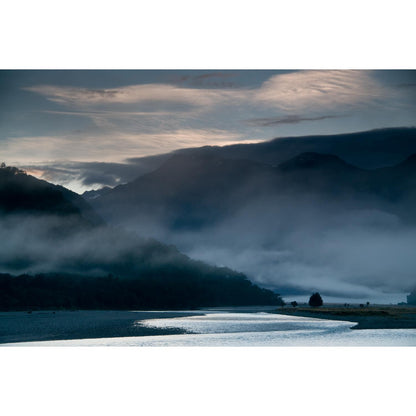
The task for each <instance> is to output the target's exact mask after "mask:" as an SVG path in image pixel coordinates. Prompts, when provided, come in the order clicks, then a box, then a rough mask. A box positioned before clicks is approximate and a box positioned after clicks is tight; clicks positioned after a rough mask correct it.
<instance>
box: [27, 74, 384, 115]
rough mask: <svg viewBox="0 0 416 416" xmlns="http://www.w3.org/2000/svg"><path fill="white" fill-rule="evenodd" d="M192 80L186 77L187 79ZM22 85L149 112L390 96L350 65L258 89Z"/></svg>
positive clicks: (85, 103)
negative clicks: (142, 107) (165, 108)
mask: <svg viewBox="0 0 416 416" xmlns="http://www.w3.org/2000/svg"><path fill="white" fill-rule="evenodd" d="M230 76H232V74H228V73H224V74H223V73H207V74H203V75H200V76H197V77H194V78H192V80H193V82H195V81H202V80H205V79H207V78H212V77H230ZM189 79H190V78H189V77H186V76H185V77H183V81H188V80H189ZM201 85H202V86H203V84H201ZM201 85H200V86H201ZM24 89H25V90H26V91H31V92H34V93H37V94H41V95H43V96H45V97H46V98H47V99H48V100H50V101H53V102H56V103H59V104H62V105H65V106H70V107H91V106H103V105H109V104H111V105H113V106H114V105H120V104H146V105H147V106H148V108H147V111H153V110H157V111H160V109H161V107H160V106H159V105H158V106H154V104H155V103H159V104H160V105H166V104H173V105H172V106H171V107H169V108H170V111H175V106H177V108H176V111H182V110H184V108H185V109H186V110H190V109H196V108H204V109H209V108H211V107H213V106H219V105H227V104H233V103H234V104H239V105H241V104H245V105H249V106H250V105H253V104H254V105H263V106H265V107H273V108H280V109H281V110H284V111H294V110H308V111H314V108H315V107H319V108H328V109H333V107H334V105H356V104H364V103H369V102H372V101H377V100H379V99H381V98H383V97H386V96H388V91H387V90H386V87H383V86H382V85H381V84H380V83H379V82H377V81H376V80H375V79H374V78H373V77H372V76H371V72H370V71H348V70H341V71H298V72H293V73H289V74H279V75H274V76H272V77H270V78H269V79H268V80H267V81H265V82H264V83H263V84H262V85H261V86H260V87H259V88H234V89H227V88H194V87H190V86H178V85H171V84H140V85H129V86H125V87H120V88H110V89H88V88H73V87H62V86H53V85H38V86H32V87H26V88H24ZM152 103H153V107H152V106H151V104H152ZM181 106H182V107H181ZM183 106H185V107H183ZM152 109H153V110H152Z"/></svg>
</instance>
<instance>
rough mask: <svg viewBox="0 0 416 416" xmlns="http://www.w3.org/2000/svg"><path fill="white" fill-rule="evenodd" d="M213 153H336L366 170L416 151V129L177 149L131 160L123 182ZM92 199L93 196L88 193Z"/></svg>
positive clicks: (269, 157)
mask: <svg viewBox="0 0 416 416" xmlns="http://www.w3.org/2000/svg"><path fill="white" fill-rule="evenodd" d="M201 152H209V153H211V154H214V155H215V156H218V157H222V158H225V159H246V160H251V161H255V162H258V163H265V164H268V165H276V164H279V163H282V162H284V161H286V160H289V159H291V158H293V157H295V156H296V155H298V154H300V153H308V152H313V153H322V154H332V155H335V156H338V157H340V158H341V159H343V160H345V161H346V162H348V163H350V164H352V165H355V166H358V167H360V168H365V169H375V168H381V167H386V166H391V165H396V164H398V163H400V162H401V161H402V160H404V159H405V158H406V157H407V156H409V155H411V154H414V153H416V128H414V127H413V128H410V127H403V128H400V127H399V128H386V129H377V130H371V131H364V132H357V133H347V134H328V135H320V136H302V137H280V138H276V139H273V140H270V141H265V142H260V143H249V144H234V145H229V146H222V147H219V146H205V147H201V148H188V149H180V150H176V151H174V152H172V153H166V154H161V155H157V156H146V157H136V158H131V159H129V161H130V164H129V165H126V166H128V174H127V173H126V174H124V176H123V178H122V181H123V182H131V181H132V177H133V175H135V176H136V177H139V176H142V175H144V174H146V173H150V172H152V171H154V170H156V169H158V168H159V167H161V166H162V164H163V163H165V162H166V161H167V160H168V159H169V158H170V157H171V156H172V155H176V154H185V155H187V154H189V153H191V154H192V153H201ZM86 197H87V198H88V197H89V196H88V195H86Z"/></svg>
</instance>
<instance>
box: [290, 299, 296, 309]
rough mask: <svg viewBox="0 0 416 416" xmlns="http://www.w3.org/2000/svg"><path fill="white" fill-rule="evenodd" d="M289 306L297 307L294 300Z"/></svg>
mask: <svg viewBox="0 0 416 416" xmlns="http://www.w3.org/2000/svg"><path fill="white" fill-rule="evenodd" d="M290 304H291V305H292V306H293V307H294V308H296V306H298V303H297V302H296V301H295V300H294V301H293V302H290Z"/></svg>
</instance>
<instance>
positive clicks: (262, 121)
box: [246, 114, 341, 127]
mask: <svg viewBox="0 0 416 416" xmlns="http://www.w3.org/2000/svg"><path fill="white" fill-rule="evenodd" d="M339 117H341V116H337V115H331V114H328V115H323V116H317V117H305V116H300V115H297V114H295V115H289V116H286V117H276V118H275V117H270V118H254V119H251V120H246V121H247V123H249V124H252V125H255V126H261V127H268V126H277V125H279V124H298V123H302V122H304V121H320V120H326V119H331V118H339Z"/></svg>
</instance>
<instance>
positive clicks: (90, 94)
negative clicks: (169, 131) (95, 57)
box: [24, 84, 246, 111]
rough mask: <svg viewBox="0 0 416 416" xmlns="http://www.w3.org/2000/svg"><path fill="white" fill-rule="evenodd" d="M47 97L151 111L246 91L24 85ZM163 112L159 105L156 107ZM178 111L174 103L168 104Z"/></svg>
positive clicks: (212, 101) (214, 100) (199, 103)
mask: <svg viewBox="0 0 416 416" xmlns="http://www.w3.org/2000/svg"><path fill="white" fill-rule="evenodd" d="M24 90H26V91H31V92H34V93H37V94H41V95H43V96H45V97H46V98H47V99H48V100H50V101H53V102H56V103H59V104H62V105H65V106H70V107H90V106H92V105H94V106H103V105H109V104H112V105H120V104H140V103H141V104H147V106H148V107H150V108H149V111H152V106H151V104H153V105H154V104H155V103H159V104H160V105H162V106H165V105H166V104H175V105H176V106H178V110H179V111H181V110H183V107H181V105H182V106H187V107H189V108H199V107H211V106H212V105H215V104H218V103H224V102H227V101H230V100H231V101H232V100H237V99H244V96H245V95H246V92H245V91H244V90H242V91H236V90H233V91H227V90H223V89H213V88H212V89H201V88H189V87H180V86H175V85H169V84H141V85H130V86H126V87H121V88H112V89H89V88H73V87H61V86H53V85H38V86H32V87H26V88H24ZM155 108H156V109H157V111H160V107H159V106H157V107H155ZM169 108H170V109H171V111H175V106H170V107H169ZM185 108H186V107H185Z"/></svg>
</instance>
